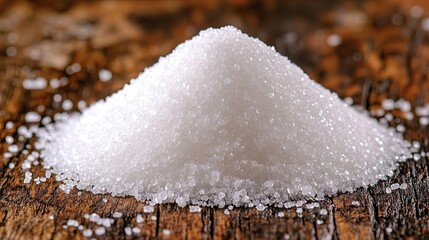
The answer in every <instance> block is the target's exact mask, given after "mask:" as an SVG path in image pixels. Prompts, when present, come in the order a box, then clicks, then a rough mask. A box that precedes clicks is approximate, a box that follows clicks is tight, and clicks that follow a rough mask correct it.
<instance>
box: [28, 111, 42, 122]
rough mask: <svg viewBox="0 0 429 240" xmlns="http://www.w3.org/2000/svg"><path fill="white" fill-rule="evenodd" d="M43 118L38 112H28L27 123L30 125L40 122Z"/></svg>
mask: <svg viewBox="0 0 429 240" xmlns="http://www.w3.org/2000/svg"><path fill="white" fill-rule="evenodd" d="M40 120H41V117H40V115H39V114H38V113H37V112H28V113H26V114H25V121H26V122H29V123H35V122H40Z"/></svg>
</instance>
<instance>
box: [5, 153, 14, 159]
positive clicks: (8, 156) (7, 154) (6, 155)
mask: <svg viewBox="0 0 429 240" xmlns="http://www.w3.org/2000/svg"><path fill="white" fill-rule="evenodd" d="M12 156H13V154H12V153H10V152H5V153H3V157H4V158H11V157H12Z"/></svg>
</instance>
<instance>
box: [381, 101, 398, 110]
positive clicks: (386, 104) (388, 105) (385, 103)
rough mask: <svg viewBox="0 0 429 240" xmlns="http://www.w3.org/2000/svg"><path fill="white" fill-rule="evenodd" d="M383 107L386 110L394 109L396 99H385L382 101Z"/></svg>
mask: <svg viewBox="0 0 429 240" xmlns="http://www.w3.org/2000/svg"><path fill="white" fill-rule="evenodd" d="M381 107H382V108H383V109H384V110H386V111H389V110H393V109H395V101H394V100H393V99H384V100H383V101H382V102H381Z"/></svg>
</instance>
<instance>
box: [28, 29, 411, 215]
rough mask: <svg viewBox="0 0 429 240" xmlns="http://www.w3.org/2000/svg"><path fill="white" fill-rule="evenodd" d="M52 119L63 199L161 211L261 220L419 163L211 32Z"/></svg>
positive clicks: (383, 132)
mask: <svg viewBox="0 0 429 240" xmlns="http://www.w3.org/2000/svg"><path fill="white" fill-rule="evenodd" d="M334 37H335V36H334ZM340 41H341V40H340ZM337 42H338V41H337ZM337 44H340V42H339V43H337ZM334 45H335V44H334ZM184 66H186V67H184ZM60 81H61V80H60ZM61 100H62V99H61V95H55V96H54V101H55V102H61ZM394 104H395V103H394V102H393V105H394ZM384 105H386V104H384ZM402 105H403V108H404V109H406V108H407V107H406V104H405V103H401V106H402ZM384 107H385V106H384ZM384 107H383V108H384ZM393 107H394V106H393ZM54 119H55V121H56V123H55V124H54V125H48V126H46V127H45V128H43V129H40V130H38V131H37V134H38V140H37V144H36V145H37V146H38V149H40V151H41V154H42V158H43V164H44V166H45V167H48V168H51V169H52V171H53V173H56V174H57V176H62V177H61V178H57V179H58V180H60V181H63V184H62V185H61V188H62V189H64V190H65V191H70V189H72V188H73V187H75V186H76V187H78V188H79V189H85V190H89V191H93V192H96V193H99V192H103V193H105V192H109V193H111V194H113V195H119V196H124V195H131V196H134V197H136V198H137V199H138V200H140V201H149V202H150V203H153V204H158V203H164V202H176V203H177V204H178V205H179V206H181V207H183V206H185V205H187V204H192V205H199V206H202V205H204V206H222V207H223V206H229V205H231V206H232V205H234V206H248V207H255V206H256V208H257V209H258V210H263V209H265V207H266V206H268V205H275V204H278V205H280V204H284V203H286V202H289V201H291V200H292V199H314V198H316V197H321V196H324V195H332V194H334V193H336V192H339V191H353V190H355V189H357V188H359V187H362V186H368V185H372V184H375V183H376V182H377V181H378V180H379V179H380V178H381V177H384V176H391V175H392V174H393V171H394V170H395V169H396V168H397V162H398V161H405V160H406V159H408V158H412V155H411V154H410V153H409V146H410V144H409V142H407V141H405V140H404V139H403V137H402V136H401V135H400V134H398V133H397V132H396V131H395V130H394V129H390V128H387V127H385V126H383V125H381V124H379V123H378V122H377V121H376V120H375V119H372V118H370V117H369V116H368V115H367V114H365V113H362V112H359V111H358V110H356V109H355V108H353V107H350V106H349V105H348V104H347V103H345V102H343V101H342V100H341V99H339V98H338V96H337V95H336V94H334V93H331V92H330V91H329V90H327V89H325V88H323V87H322V86H321V85H319V84H317V83H316V82H315V81H313V80H311V79H310V78H309V77H308V76H307V75H306V74H305V73H304V72H303V71H302V70H301V69H300V68H299V67H298V66H296V65H294V64H293V63H291V62H290V61H289V60H288V59H287V58H286V57H283V56H281V55H280V54H278V53H277V52H275V50H274V49H272V48H271V47H268V46H266V45H265V44H264V43H262V42H261V41H259V40H257V39H254V38H251V37H249V36H247V35H245V34H243V33H241V32H240V31H238V30H237V29H235V28H233V27H225V28H221V29H209V30H206V31H203V32H201V33H200V35H198V36H196V37H194V38H193V39H191V40H189V41H187V42H185V43H183V44H181V45H180V46H178V47H177V48H176V49H175V50H174V51H173V52H172V53H171V54H170V55H168V56H166V57H164V58H161V59H160V61H159V62H158V63H157V64H155V65H154V66H152V67H150V68H147V69H146V70H145V71H144V72H143V73H141V74H140V75H139V76H138V77H137V78H136V79H133V80H131V82H130V84H127V85H126V86H125V87H124V88H123V89H122V90H120V91H118V92H117V93H115V94H113V95H112V96H110V97H107V98H106V99H105V100H101V101H99V102H97V103H95V104H93V105H92V106H90V107H89V108H87V109H84V110H83V111H82V113H81V114H78V113H76V114H56V115H55V117H54ZM386 119H388V118H387V115H386ZM392 119H393V116H392ZM31 134H32V132H31V131H30V133H29V135H31ZM143 139H144V141H143ZM297 159H299V161H297ZM201 190H203V191H201ZM220 192H222V193H223V194H217V193H220ZM213 193H216V194H213ZM304 203H306V201H297V202H296V206H298V207H301V206H302V205H303V204H304ZM284 206H285V207H286V204H285V205H284ZM152 209H153V207H152ZM144 212H150V211H149V208H148V207H145V209H144Z"/></svg>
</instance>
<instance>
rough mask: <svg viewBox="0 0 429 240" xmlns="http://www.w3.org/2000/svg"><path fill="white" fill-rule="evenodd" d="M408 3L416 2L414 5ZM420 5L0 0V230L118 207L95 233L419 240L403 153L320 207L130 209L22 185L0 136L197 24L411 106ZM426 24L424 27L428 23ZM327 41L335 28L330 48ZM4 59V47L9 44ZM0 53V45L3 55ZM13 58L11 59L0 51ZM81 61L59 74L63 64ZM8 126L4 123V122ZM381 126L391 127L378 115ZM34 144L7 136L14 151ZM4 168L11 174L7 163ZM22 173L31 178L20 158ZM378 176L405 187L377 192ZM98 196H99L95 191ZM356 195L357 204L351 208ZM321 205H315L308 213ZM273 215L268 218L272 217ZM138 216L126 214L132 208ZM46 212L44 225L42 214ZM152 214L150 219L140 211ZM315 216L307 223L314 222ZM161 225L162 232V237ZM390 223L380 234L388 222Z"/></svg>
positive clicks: (14, 234)
mask: <svg viewBox="0 0 429 240" xmlns="http://www.w3.org/2000/svg"><path fill="white" fill-rule="evenodd" d="M416 6H420V7H421V9H420V10H422V12H421V15H420V14H419V13H420V12H419V8H418V7H416ZM426 17H429V2H428V1H425V0H421V1H418V0H410V1H401V0H359V1H357V0H356V1H329V2H328V1H310V0H293V1H292V0H289V1H275V0H267V1H260V2H257V1H252V0H228V1H213V0H209V1H204V2H203V1H199V0H189V1H120V2H109V1H90V2H83V1H72V0H66V1H53V0H39V1H32V2H24V1H7V0H0V143H1V144H0V154H1V155H0V238H1V239H32V238H34V239H67V238H71V239H80V238H83V236H82V233H81V231H79V230H77V229H76V228H73V227H69V228H67V229H63V225H64V224H66V221H67V220H68V219H76V220H78V221H79V222H80V223H82V224H83V225H84V226H85V227H88V228H92V229H95V228H96V225H95V224H94V223H91V222H89V221H88V220H87V219H84V217H83V215H84V214H85V213H93V212H95V213H98V214H100V215H101V216H102V217H112V214H113V212H114V211H119V212H122V213H123V214H124V215H123V216H122V217H121V218H120V219H118V220H116V221H115V223H114V224H113V225H112V227H111V228H106V233H105V235H103V236H100V237H97V238H102V239H104V238H114V239H123V238H144V239H146V238H159V239H162V238H168V237H170V238H172V239H178V238H188V239H207V238H208V239H212V238H217V239H221V238H222V239H232V238H237V239H287V238H290V239H331V238H332V239H403V238H411V239H414V238H416V239H421V238H425V237H427V236H428V228H429V194H428V192H429V181H428V159H427V158H423V159H421V160H420V161H408V162H407V163H403V164H401V165H400V167H399V169H398V170H397V171H396V172H395V175H394V176H393V177H392V178H390V179H389V180H387V181H381V182H379V183H378V184H377V185H375V186H372V187H369V188H368V189H359V190H358V191H356V192H355V193H351V194H350V193H346V194H337V195H335V196H333V197H330V198H327V199H326V200H324V201H321V202H320V204H321V206H320V208H315V209H306V208H305V207H304V210H303V213H302V216H299V214H297V213H296V208H292V209H278V208H268V209H266V210H264V211H262V212H258V211H256V210H255V209H234V210H232V211H231V213H230V215H225V214H224V213H223V211H224V210H223V209H217V208H214V209H212V208H203V209H202V211H201V212H200V213H190V212H189V209H188V208H187V207H186V208H179V207H178V206H176V205H175V204H164V205H160V206H156V207H155V212H154V213H142V212H143V207H144V203H141V202H137V201H135V200H134V199H133V198H113V197H110V196H107V195H94V194H92V193H89V192H85V191H83V192H82V194H81V195H78V191H77V190H73V191H72V192H71V193H70V194H65V193H64V192H63V191H61V190H59V188H58V185H59V184H58V182H55V181H54V180H53V179H50V180H48V181H47V182H46V183H42V184H39V185H37V184H35V183H34V182H31V183H30V184H24V183H23V179H24V172H23V171H22V169H21V164H22V162H23V160H24V159H25V157H26V156H25V154H24V153H22V151H21V152H20V153H19V154H17V155H16V156H14V157H12V158H10V159H7V158H5V157H3V153H4V152H5V151H6V150H7V146H8V144H7V143H6V142H5V136H9V135H12V136H14V137H16V136H17V133H16V130H17V129H16V127H17V126H19V125H20V124H24V114H25V113H26V112H27V111H31V110H34V109H36V108H37V106H39V105H42V106H45V109H43V108H39V110H41V114H42V115H43V116H52V115H53V114H55V113H56V112H61V111H62V110H61V106H60V104H58V103H55V102H54V101H53V100H52V98H53V95H54V94H61V95H62V96H63V98H67V99H70V100H72V101H73V103H74V107H73V109H72V111H77V107H76V105H77V102H78V101H79V100H84V101H86V102H87V103H88V104H90V103H93V102H95V101H97V100H99V99H101V98H103V97H105V96H108V95H110V94H111V93H113V92H115V91H117V90H118V89H120V88H121V87H122V86H123V85H124V84H125V83H126V82H128V81H129V79H130V78H132V77H135V76H137V74H138V73H139V72H140V71H142V70H143V69H144V67H146V66H150V65H151V64H153V63H155V62H156V61H157V59H158V57H159V56H162V55H166V54H168V53H169V52H170V51H171V50H172V49H173V48H174V47H175V46H176V45H177V44H178V43H180V42H182V41H184V40H186V39H188V38H190V37H191V36H193V35H195V34H197V33H198V31H199V30H201V29H205V28H207V27H220V26H224V25H227V24H232V25H234V26H236V27H238V28H241V29H242V30H243V31H244V32H246V33H248V34H250V35H252V36H255V37H258V38H260V39H262V40H263V41H264V42H266V43H267V44H269V45H273V46H275V47H276V49H277V50H278V51H279V52H281V53H282V54H284V55H287V56H289V57H290V58H291V59H292V61H294V62H295V63H297V64H298V65H299V66H301V67H302V68H303V69H304V70H305V71H306V72H307V73H308V74H309V75H310V76H311V77H312V78H313V79H315V80H316V81H318V82H320V83H321V84H323V85H324V86H325V87H327V88H329V89H331V90H333V91H335V92H337V93H338V94H339V95H340V96H341V97H343V98H344V97H351V98H352V99H353V100H354V103H355V104H357V105H361V106H362V107H364V108H366V109H368V110H370V111H375V110H377V109H379V108H380V102H381V100H382V99H385V98H392V99H399V98H404V99H406V100H408V101H410V102H411V103H412V104H413V105H414V106H415V105H422V104H424V103H429V75H428V73H429V71H428V70H429V34H428V32H427V30H428V29H425V28H429V26H426V27H425V25H424V24H423V25H422V23H424V19H425V18H426ZM428 23H429V22H428ZM329 36H339V37H340V38H341V42H340V43H339V45H337V46H332V45H329V44H328V41H327V39H328V38H329ZM10 47H14V48H15V49H16V56H9V55H11V54H10V51H11V48H10ZM8 49H9V50H8ZM7 53H8V54H7ZM12 55H13V54H12ZM73 63H79V64H80V65H81V71H79V72H77V73H73V74H68V73H67V71H66V68H67V66H70V65H71V64H73ZM100 69H109V70H110V71H112V74H113V78H112V80H111V81H109V82H101V81H99V80H98V72H99V70H100ZM38 76H42V77H44V78H46V79H48V80H49V79H51V78H60V77H63V76H66V77H67V78H68V83H67V84H66V85H64V86H62V87H60V88H59V89H52V88H50V87H47V88H46V89H43V90H26V89H24V88H23V87H22V82H23V80H24V79H26V78H35V77H38ZM392 114H393V115H394V116H395V117H396V118H397V119H398V120H397V121H399V122H401V123H402V124H404V125H405V126H406V129H407V130H406V132H405V137H406V138H407V139H408V140H416V141H419V142H420V143H421V145H422V147H423V149H424V150H426V151H428V149H427V148H428V129H427V127H424V126H420V125H419V124H418V119H417V118H414V119H413V120H404V116H403V113H401V112H400V111H393V112H392ZM7 121H13V122H14V123H15V125H14V127H13V128H12V129H6V128H5V123H6V122H7ZM391 124H392V126H393V125H395V124H397V123H395V124H394V123H393V122H392V123H391ZM33 143H34V139H31V140H29V141H25V142H18V145H19V147H20V148H21V149H22V148H23V147H24V146H25V145H26V144H33ZM10 162H13V163H15V164H16V167H15V168H14V169H10V168H8V164H9V163H10ZM32 171H33V172H34V176H35V177H37V176H42V175H43V174H44V172H43V169H42V168H41V167H33V169H32ZM392 183H407V184H408V188H407V189H405V190H403V189H400V190H395V191H393V192H392V193H391V194H386V192H385V189H386V187H388V186H390V185H391V184H392ZM103 198H106V199H108V201H107V202H106V203H105V202H104V201H103V200H102V199H103ZM352 201H359V202H360V206H354V205H352ZM321 208H325V209H328V214H327V215H320V214H319V210H320V209H321ZM282 211H284V212H285V216H284V217H279V216H278V215H277V213H278V212H282ZM137 213H142V214H143V216H144V218H145V221H144V222H143V223H139V224H137V223H136V214H137ZM51 215H53V216H54V217H55V218H54V220H50V219H49V216H51ZM151 216H156V217H157V219H156V220H151ZM317 220H321V222H320V221H317ZM127 226H131V227H134V226H138V227H139V228H141V229H142V232H141V234H139V235H133V236H132V237H127V236H126V235H125V233H124V228H125V227H127ZM163 229H169V230H171V235H170V236H167V235H165V234H163V232H162V230H163ZM390 230H391V231H390Z"/></svg>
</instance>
